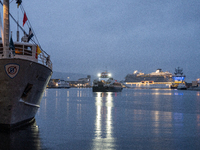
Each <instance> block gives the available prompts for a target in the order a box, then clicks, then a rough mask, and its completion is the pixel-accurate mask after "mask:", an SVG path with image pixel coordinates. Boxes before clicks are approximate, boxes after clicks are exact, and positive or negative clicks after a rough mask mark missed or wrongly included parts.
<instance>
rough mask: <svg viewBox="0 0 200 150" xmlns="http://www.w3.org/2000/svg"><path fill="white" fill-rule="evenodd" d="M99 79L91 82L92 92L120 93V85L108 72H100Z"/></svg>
mask: <svg viewBox="0 0 200 150" xmlns="http://www.w3.org/2000/svg"><path fill="white" fill-rule="evenodd" d="M98 76H99V78H98V79H96V80H94V81H93V87H92V89H93V92H121V91H122V89H123V87H122V84H121V83H119V82H117V80H114V79H113V78H112V77H111V74H110V73H109V72H106V71H105V72H102V73H101V74H99V75H98Z"/></svg>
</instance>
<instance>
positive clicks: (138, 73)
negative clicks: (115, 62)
mask: <svg viewBox="0 0 200 150" xmlns="http://www.w3.org/2000/svg"><path fill="white" fill-rule="evenodd" d="M133 74H134V75H136V76H142V75H144V73H142V72H138V71H137V70H135V71H134V72H133Z"/></svg>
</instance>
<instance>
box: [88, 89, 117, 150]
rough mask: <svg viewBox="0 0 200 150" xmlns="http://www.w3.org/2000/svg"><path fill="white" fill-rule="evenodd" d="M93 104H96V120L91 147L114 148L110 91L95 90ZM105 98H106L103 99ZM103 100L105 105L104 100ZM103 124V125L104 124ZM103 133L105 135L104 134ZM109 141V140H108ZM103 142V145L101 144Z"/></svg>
mask: <svg viewBox="0 0 200 150" xmlns="http://www.w3.org/2000/svg"><path fill="white" fill-rule="evenodd" d="M95 94H96V98H95V106H96V121H95V129H94V132H95V133H94V134H95V138H94V139H93V148H92V149H94V150H96V149H99V148H101V149H107V148H108V147H109V149H114V146H115V145H113V144H114V143H115V138H114V137H113V120H112V110H113V97H112V92H107V93H102V92H96V93H95ZM104 98H106V99H104ZM104 100H105V105H104V102H103V101H104ZM104 124H105V125H104ZM104 134H105V136H104ZM108 141H109V142H108ZM102 143H104V145H102Z"/></svg>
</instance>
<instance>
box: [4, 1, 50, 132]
mask: <svg viewBox="0 0 200 150" xmlns="http://www.w3.org/2000/svg"><path fill="white" fill-rule="evenodd" d="M11 3H12V1H11V2H9V0H3V2H2V1H0V4H2V5H3V30H1V35H2V38H1V39H0V87H1V89H0V127H3V128H7V129H12V128H14V127H19V126H22V125H24V124H27V123H30V122H32V121H34V120H35V119H34V118H35V114H36V113H37V110H38V109H39V107H40V102H41V99H42V96H43V92H44V90H45V88H46V86H47V83H48V82H49V80H50V78H51V75H52V62H51V60H50V55H48V54H47V53H46V52H45V51H43V50H42V48H41V46H40V44H39V43H38V41H37V38H36V41H35V40H34V39H35V38H34V37H36V35H35V33H34V32H32V31H33V30H31V28H32V27H31V28H30V26H29V34H28V33H26V32H25V30H24V29H23V27H21V26H20V25H19V23H18V22H17V21H16V20H15V19H14V18H13V16H12V15H11V14H10V13H9V8H10V7H11V6H10V4H11ZM21 3H22V1H21V0H19V1H17V5H18V7H20V8H21V11H22V13H23V15H24V19H23V24H25V23H26V21H27V20H28V19H27V16H26V13H25V11H24V8H23V7H22V4H21ZM12 4H13V3H12ZM17 5H16V4H14V6H13V5H12V7H16V8H17ZM12 7H11V9H12ZM10 17H12V19H13V20H14V21H15V22H16V24H17V28H20V29H21V30H22V32H23V33H24V36H23V37H22V39H21V41H19V31H17V40H16V41H14V42H13V40H12V32H10V27H11V26H10V25H9V24H10V21H9V20H10V19H9V18H10ZM27 25H28V24H27ZM33 33H34V37H33ZM32 37H33V38H32Z"/></svg>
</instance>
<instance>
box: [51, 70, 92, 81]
mask: <svg viewBox="0 0 200 150" xmlns="http://www.w3.org/2000/svg"><path fill="white" fill-rule="evenodd" d="M87 75H89V74H81V73H67V72H57V71H54V72H53V74H52V77H51V78H52V79H61V80H66V81H77V80H78V79H80V78H87ZM90 76H91V79H92V80H93V79H94V77H93V76H92V75H90Z"/></svg>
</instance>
